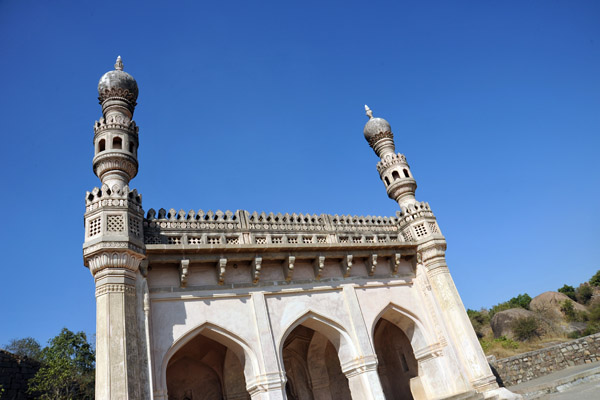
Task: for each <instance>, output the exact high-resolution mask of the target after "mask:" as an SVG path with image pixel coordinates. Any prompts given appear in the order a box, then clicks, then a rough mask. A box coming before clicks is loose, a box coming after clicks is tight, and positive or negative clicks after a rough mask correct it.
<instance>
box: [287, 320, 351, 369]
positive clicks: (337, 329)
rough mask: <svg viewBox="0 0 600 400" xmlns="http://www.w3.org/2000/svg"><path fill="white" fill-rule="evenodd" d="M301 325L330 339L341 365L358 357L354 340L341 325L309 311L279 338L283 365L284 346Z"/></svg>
mask: <svg viewBox="0 0 600 400" xmlns="http://www.w3.org/2000/svg"><path fill="white" fill-rule="evenodd" d="M299 325H304V326H306V327H307V328H310V329H312V330H314V331H315V332H319V333H320V334H322V335H324V336H325V337H326V338H327V339H329V341H330V342H331V344H332V345H333V347H335V350H336V351H337V353H338V358H339V360H340V363H341V365H344V364H346V363H349V362H351V361H352V360H353V359H354V358H355V357H356V356H357V352H356V348H355V346H354V343H353V341H352V338H351V337H350V335H349V334H348V332H346V330H345V329H344V328H343V327H342V325H341V324H340V323H338V322H336V321H333V320H332V319H330V318H327V317H325V316H323V315H321V314H319V313H317V312H315V311H313V310H310V309H309V310H308V311H306V312H304V313H303V314H301V315H300V316H299V317H298V318H296V319H295V320H293V322H292V323H291V324H289V325H288V326H287V328H286V329H285V330H284V333H283V334H282V335H281V337H280V338H279V341H278V343H277V349H278V356H279V361H280V362H281V365H283V345H284V343H285V340H286V339H287V337H288V336H289V335H290V333H291V332H292V331H293V330H294V329H295V328H296V327H297V326H299Z"/></svg>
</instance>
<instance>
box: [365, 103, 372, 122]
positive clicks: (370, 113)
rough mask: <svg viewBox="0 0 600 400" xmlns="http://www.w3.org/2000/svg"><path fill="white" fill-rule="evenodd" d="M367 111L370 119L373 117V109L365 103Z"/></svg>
mask: <svg viewBox="0 0 600 400" xmlns="http://www.w3.org/2000/svg"><path fill="white" fill-rule="evenodd" d="M365 111H366V114H367V117H369V119H371V118H373V111H372V110H371V109H370V108H369V106H368V105H366V104H365Z"/></svg>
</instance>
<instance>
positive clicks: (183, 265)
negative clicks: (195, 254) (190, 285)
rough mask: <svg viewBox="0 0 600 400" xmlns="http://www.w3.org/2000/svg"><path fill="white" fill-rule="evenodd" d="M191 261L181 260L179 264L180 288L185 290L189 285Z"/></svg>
mask: <svg viewBox="0 0 600 400" xmlns="http://www.w3.org/2000/svg"><path fill="white" fill-rule="evenodd" d="M189 266H190V260H181V262H180V263H179V286H180V287H182V288H184V287H185V286H186V285H187V279H188V272H189Z"/></svg>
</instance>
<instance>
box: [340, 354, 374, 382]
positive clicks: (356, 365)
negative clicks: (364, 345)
mask: <svg viewBox="0 0 600 400" xmlns="http://www.w3.org/2000/svg"><path fill="white" fill-rule="evenodd" d="M341 367H342V372H343V373H344V375H346V378H348V379H350V378H352V377H354V376H356V375H360V374H363V373H365V372H369V371H377V356H376V355H375V354H373V355H367V356H363V357H358V358H355V359H353V360H352V361H350V362H347V363H344V364H343V365H342V366H341Z"/></svg>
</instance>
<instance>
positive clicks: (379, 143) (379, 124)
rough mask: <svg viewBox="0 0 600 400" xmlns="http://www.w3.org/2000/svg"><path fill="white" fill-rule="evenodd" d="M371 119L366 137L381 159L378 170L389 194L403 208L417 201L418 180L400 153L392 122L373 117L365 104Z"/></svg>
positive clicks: (366, 129) (367, 125)
mask: <svg viewBox="0 0 600 400" xmlns="http://www.w3.org/2000/svg"><path fill="white" fill-rule="evenodd" d="M365 110H366V111H367V116H368V117H369V121H368V122H367V124H366V125H365V129H364V134H365V139H367V142H369V146H371V148H373V151H375V154H377V156H378V157H379V158H380V159H381V161H379V163H378V164H377V171H379V176H380V177H381V180H382V181H383V183H384V185H385V188H386V190H387V193H388V196H389V197H390V198H391V199H392V200H395V201H397V202H398V204H399V205H400V207H401V208H403V209H404V208H405V207H406V206H407V205H409V204H412V203H414V202H415V190H417V182H416V181H415V179H414V178H413V176H412V173H411V172H410V167H409V166H408V163H407V162H406V157H404V155H402V154H400V153H398V154H396V147H395V145H394V134H393V133H392V128H391V127H390V124H389V123H388V122H387V121H386V120H385V119H383V118H373V111H371V109H370V108H369V106H367V105H365Z"/></svg>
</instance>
